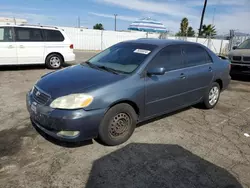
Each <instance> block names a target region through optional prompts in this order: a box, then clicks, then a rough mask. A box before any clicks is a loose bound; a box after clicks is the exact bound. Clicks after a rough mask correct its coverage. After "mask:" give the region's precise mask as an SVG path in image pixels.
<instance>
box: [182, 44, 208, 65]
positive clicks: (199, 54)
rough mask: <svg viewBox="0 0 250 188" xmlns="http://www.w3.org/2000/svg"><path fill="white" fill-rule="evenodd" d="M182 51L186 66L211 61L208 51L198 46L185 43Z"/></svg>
mask: <svg viewBox="0 0 250 188" xmlns="http://www.w3.org/2000/svg"><path fill="white" fill-rule="evenodd" d="M183 53H184V54H185V59H186V66H187V67H191V66H197V65H204V64H207V63H211V62H212V59H211V57H210V56H209V55H208V52H207V51H206V50H205V49H203V48H202V47H200V46H196V45H185V46H184V49H183Z"/></svg>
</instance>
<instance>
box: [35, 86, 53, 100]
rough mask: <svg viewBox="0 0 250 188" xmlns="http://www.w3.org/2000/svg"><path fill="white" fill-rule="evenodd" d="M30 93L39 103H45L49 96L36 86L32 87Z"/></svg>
mask: <svg viewBox="0 0 250 188" xmlns="http://www.w3.org/2000/svg"><path fill="white" fill-rule="evenodd" d="M32 95H33V98H34V99H35V100H36V101H37V103H39V104H45V103H46V102H48V100H49V99H50V96H49V95H48V94H46V93H44V92H43V91H41V90H39V89H38V88H37V87H34V89H33V93H32Z"/></svg>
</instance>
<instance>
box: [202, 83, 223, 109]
mask: <svg viewBox="0 0 250 188" xmlns="http://www.w3.org/2000/svg"><path fill="white" fill-rule="evenodd" d="M219 98H220V85H219V84H218V83H217V82H214V83H213V84H212V85H211V86H210V88H209V90H208V92H207V94H206V96H205V97H204V101H203V103H204V106H205V108H207V109H211V108H213V107H215V105H216V104H217V102H218V101H219Z"/></svg>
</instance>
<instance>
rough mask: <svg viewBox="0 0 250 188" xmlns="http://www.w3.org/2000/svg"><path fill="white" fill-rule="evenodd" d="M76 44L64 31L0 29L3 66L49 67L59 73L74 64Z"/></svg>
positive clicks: (38, 28)
mask: <svg viewBox="0 0 250 188" xmlns="http://www.w3.org/2000/svg"><path fill="white" fill-rule="evenodd" d="M74 60H75V54H74V53H73V44H72V43H71V41H70V39H69V38H68V37H67V35H66V34H65V32H64V31H63V30H60V29H58V28H56V27H45V26H31V25H4V26H1V25H0V65H25V64H26V65H27V64H46V66H47V67H48V68H51V69H58V68H60V67H61V65H62V64H63V63H64V62H69V61H74Z"/></svg>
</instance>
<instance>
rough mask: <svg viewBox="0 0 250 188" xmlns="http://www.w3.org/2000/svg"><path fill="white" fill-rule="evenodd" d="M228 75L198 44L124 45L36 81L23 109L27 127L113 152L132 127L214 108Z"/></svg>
mask: <svg viewBox="0 0 250 188" xmlns="http://www.w3.org/2000/svg"><path fill="white" fill-rule="evenodd" d="M229 72H230V63H229V61H228V60H223V59H220V58H219V57H217V56H216V55H215V54H214V53H213V52H212V51H211V50H209V49H208V48H206V47H205V46H203V45H200V44H197V43H191V42H185V41H177V40H160V39H155V40H154V39H150V40H149V39H148V40H147V39H141V40H134V41H126V42H121V43H118V44H116V45H114V46H111V47H110V48H108V49H106V50H104V51H102V52H101V53H99V54H97V55H96V56H94V57H92V58H90V59H89V60H88V61H86V62H83V63H81V64H78V65H75V66H71V67H68V68H64V69H61V70H59V71H55V72H51V73H48V74H46V75H44V76H42V78H41V79H40V80H39V81H37V82H36V84H35V85H34V87H33V88H32V89H31V90H30V91H29V92H28V94H27V108H28V111H29V113H30V118H31V121H32V124H33V125H34V126H35V127H36V128H38V129H40V130H41V131H43V132H45V133H46V134H48V135H50V136H52V137H54V138H57V139H60V140H64V141H69V142H77V141H83V140H87V139H92V138H97V137H98V138H99V139H100V140H101V141H103V142H104V143H105V144H107V145H118V144H121V143H123V142H125V141H126V140H128V139H129V137H130V136H131V135H132V133H133V132H134V129H135V127H136V124H137V123H138V122H141V121H145V120H147V119H150V118H153V117H156V116H159V115H162V114H166V113H169V112H172V111H175V110H178V109H181V108H184V107H187V106H190V105H194V104H196V103H203V105H204V107H206V108H208V109H210V108H213V107H214V106H215V105H216V104H217V102H218V100H219V97H220V93H221V91H223V90H224V89H225V88H227V86H228V84H229V82H230V76H229Z"/></svg>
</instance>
